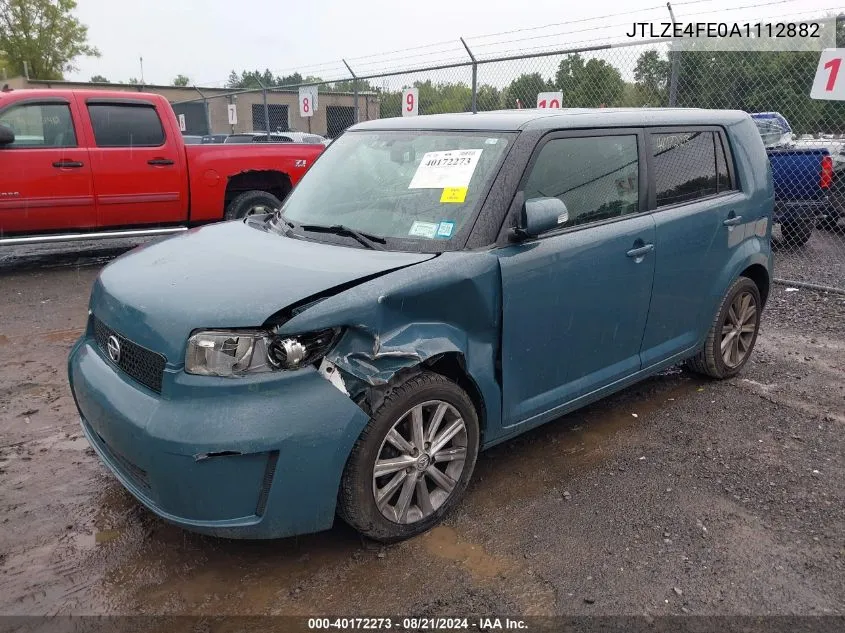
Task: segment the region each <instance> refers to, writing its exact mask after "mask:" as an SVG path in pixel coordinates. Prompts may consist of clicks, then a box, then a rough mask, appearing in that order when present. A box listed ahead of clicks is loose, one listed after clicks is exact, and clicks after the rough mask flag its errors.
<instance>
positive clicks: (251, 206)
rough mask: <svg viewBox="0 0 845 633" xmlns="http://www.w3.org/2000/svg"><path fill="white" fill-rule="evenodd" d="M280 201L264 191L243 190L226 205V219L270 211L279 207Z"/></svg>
mask: <svg viewBox="0 0 845 633" xmlns="http://www.w3.org/2000/svg"><path fill="white" fill-rule="evenodd" d="M281 206H282V201H281V200H279V199H278V198H277V197H276V196H274V195H273V194H272V193H268V192H266V191H245V192H243V193H242V194H240V195H239V196H238V197H236V198H235V199H233V200H232V201H231V202H230V203H229V206H228V207H226V215H225V218H226V219H227V220H240V219H241V218H245V217H246V216H248V215H261V214H264V213H272V212H273V211H275V210H276V209H279V208H281Z"/></svg>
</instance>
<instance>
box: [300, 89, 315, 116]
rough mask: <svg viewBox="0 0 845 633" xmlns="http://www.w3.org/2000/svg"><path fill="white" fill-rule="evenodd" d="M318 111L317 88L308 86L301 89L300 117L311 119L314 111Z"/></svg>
mask: <svg viewBox="0 0 845 633" xmlns="http://www.w3.org/2000/svg"><path fill="white" fill-rule="evenodd" d="M316 109H317V88H316V87H315V86H306V87H305V88H300V89H299V116H301V117H309V116H314V111H315V110H316Z"/></svg>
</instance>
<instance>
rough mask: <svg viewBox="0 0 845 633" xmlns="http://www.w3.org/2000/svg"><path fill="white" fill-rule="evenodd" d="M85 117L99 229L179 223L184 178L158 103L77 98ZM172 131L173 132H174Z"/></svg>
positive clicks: (178, 142)
mask: <svg viewBox="0 0 845 633" xmlns="http://www.w3.org/2000/svg"><path fill="white" fill-rule="evenodd" d="M79 100H80V101H84V102H82V103H79V108H80V109H81V110H82V109H84V110H85V111H86V112H87V113H88V117H87V122H88V125H89V126H90V134H91V137H92V139H93V143H92V146H91V149H90V153H91V167H92V171H93V173H94V190H95V191H96V195H97V214H98V220H99V225H100V226H101V227H110V226H131V225H144V224H167V223H174V222H185V221H186V220H187V208H188V172H187V168H186V166H185V152H184V145H183V144H182V139H181V133H180V132H179V129H178V127H177V126H175V125H173V122H172V121H171V119H172V118H173V116H172V113H171V112H168V111H166V110H164V109H163V108H164V107H165V105H164V102H158V101H153V100H146V99H143V98H138V97H135V98H132V97H127V98H125V99H123V98H117V99H115V98H98V97H88V98H86V99H84V100H83V99H82V98H81V97H80V98H79ZM174 128H175V129H174Z"/></svg>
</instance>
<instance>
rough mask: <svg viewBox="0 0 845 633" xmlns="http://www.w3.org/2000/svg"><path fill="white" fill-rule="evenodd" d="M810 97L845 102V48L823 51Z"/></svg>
mask: <svg viewBox="0 0 845 633" xmlns="http://www.w3.org/2000/svg"><path fill="white" fill-rule="evenodd" d="M810 97H811V98H813V99H829V100H833V101H845V48H828V49H825V50H823V51H822V54H821V57H820V58H819V65H818V67H817V68H816V76H815V78H814V79H813V87H812V89H811V90H810Z"/></svg>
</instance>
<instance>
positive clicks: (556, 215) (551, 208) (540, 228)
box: [516, 198, 569, 238]
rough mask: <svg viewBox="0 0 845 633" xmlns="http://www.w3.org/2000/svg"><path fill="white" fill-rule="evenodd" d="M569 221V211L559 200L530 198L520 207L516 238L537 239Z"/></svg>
mask: <svg viewBox="0 0 845 633" xmlns="http://www.w3.org/2000/svg"><path fill="white" fill-rule="evenodd" d="M568 220H569V210H568V209H567V208H566V204H564V202H563V200H561V199H560V198H530V199H528V200H526V201H525V204H523V205H522V214H521V217H520V222H519V228H518V229H516V235H517V236H518V237H522V238H526V237H537V236H538V235H540V234H541V233H545V232H546V231H551V230H552V229H554V228H557V227H558V226H559V225H561V224H563V223H565V222H566V221H568Z"/></svg>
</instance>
